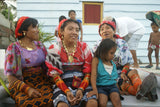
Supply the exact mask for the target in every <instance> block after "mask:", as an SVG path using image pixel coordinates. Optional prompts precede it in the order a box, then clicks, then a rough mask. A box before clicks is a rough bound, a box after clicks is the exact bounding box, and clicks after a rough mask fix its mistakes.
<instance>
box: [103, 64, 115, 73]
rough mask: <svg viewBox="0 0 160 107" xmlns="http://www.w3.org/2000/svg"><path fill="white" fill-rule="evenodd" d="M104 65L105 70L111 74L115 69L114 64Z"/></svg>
mask: <svg viewBox="0 0 160 107" xmlns="http://www.w3.org/2000/svg"><path fill="white" fill-rule="evenodd" d="M103 66H104V68H105V70H106V71H107V72H108V73H109V74H110V75H111V73H112V70H113V65H111V66H109V65H106V64H104V63H103Z"/></svg>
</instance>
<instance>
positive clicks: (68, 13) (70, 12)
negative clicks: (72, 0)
mask: <svg viewBox="0 0 160 107" xmlns="http://www.w3.org/2000/svg"><path fill="white" fill-rule="evenodd" d="M72 12H73V13H76V11H75V10H70V11H69V12H68V16H69V15H70V14H71V13H72Z"/></svg>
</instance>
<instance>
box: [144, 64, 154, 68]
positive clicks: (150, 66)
mask: <svg viewBox="0 0 160 107" xmlns="http://www.w3.org/2000/svg"><path fill="white" fill-rule="evenodd" d="M152 67H153V65H147V66H145V68H152Z"/></svg>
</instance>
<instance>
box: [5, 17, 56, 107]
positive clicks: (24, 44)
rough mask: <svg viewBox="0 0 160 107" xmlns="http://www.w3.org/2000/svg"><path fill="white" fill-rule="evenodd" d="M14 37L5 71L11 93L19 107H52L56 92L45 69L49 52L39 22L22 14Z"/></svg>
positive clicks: (6, 60) (7, 52)
mask: <svg viewBox="0 0 160 107" xmlns="http://www.w3.org/2000/svg"><path fill="white" fill-rule="evenodd" d="M15 36H16V38H17V39H18V41H17V42H14V43H12V44H11V45H10V46H8V48H7V51H6V57H5V70H4V73H5V75H7V77H8V81H9V91H10V96H11V97H12V98H13V99H14V100H15V103H16V106H20V107H22V106H23V107H32V106H34V107H39V106H46V107H50V106H52V105H53V92H52V87H51V84H50V83H49V82H48V81H49V80H48V77H47V74H46V69H45V63H44V62H45V58H46V55H47V51H46V49H45V47H44V45H43V44H42V43H41V42H40V41H36V40H38V39H39V30H38V21H37V20H36V19H34V18H30V17H25V16H23V17H20V18H19V20H18V22H17V25H16V29H15Z"/></svg>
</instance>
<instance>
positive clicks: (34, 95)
mask: <svg viewBox="0 0 160 107" xmlns="http://www.w3.org/2000/svg"><path fill="white" fill-rule="evenodd" d="M28 96H29V97H32V98H39V97H41V93H40V92H39V91H37V90H36V89H34V88H30V89H29V90H28Z"/></svg>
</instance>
